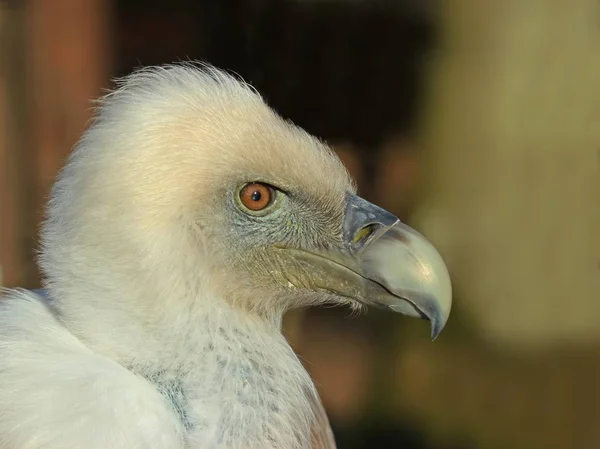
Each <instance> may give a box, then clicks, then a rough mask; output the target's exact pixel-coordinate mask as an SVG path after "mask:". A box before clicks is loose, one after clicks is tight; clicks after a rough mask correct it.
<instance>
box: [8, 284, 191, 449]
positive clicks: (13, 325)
mask: <svg viewBox="0 0 600 449" xmlns="http://www.w3.org/2000/svg"><path fill="white" fill-rule="evenodd" d="M0 398H1V403H0V449H33V448H44V449H80V448H83V447H85V448H87V449H106V448H109V447H110V448H111V449H164V448H169V449H179V448H183V447H184V446H183V444H182V439H181V435H182V433H181V430H180V428H179V424H178V419H177V417H176V415H175V414H174V413H173V412H172V411H171V410H169V409H168V407H167V405H166V404H165V401H164V400H163V398H162V396H161V395H160V393H159V392H157V391H156V389H155V388H154V387H153V386H152V385H151V384H149V383H148V382H147V381H146V380H144V379H143V378H141V377H139V376H136V375H135V374H133V373H132V372H130V371H128V370H126V369H125V368H123V367H122V366H121V365H119V364H118V363H116V362H114V361H112V360H110V359H108V358H105V357H103V356H100V355H98V354H95V353H93V352H91V351H90V350H89V349H88V348H87V347H86V346H85V345H84V344H83V343H82V342H81V341H80V340H78V339H77V338H76V337H75V336H74V335H73V334H71V333H70V332H69V331H68V330H67V329H65V327H64V326H62V324H61V323H60V321H59V320H58V319H57V318H56V316H55V315H54V314H53V312H52V309H51V308H50V307H49V306H48V305H47V303H46V301H44V300H43V299H42V298H41V297H40V296H39V295H36V294H35V293H33V292H27V291H18V290H10V291H6V290H5V291H0ZM57 429H61V431H60V432H57Z"/></svg>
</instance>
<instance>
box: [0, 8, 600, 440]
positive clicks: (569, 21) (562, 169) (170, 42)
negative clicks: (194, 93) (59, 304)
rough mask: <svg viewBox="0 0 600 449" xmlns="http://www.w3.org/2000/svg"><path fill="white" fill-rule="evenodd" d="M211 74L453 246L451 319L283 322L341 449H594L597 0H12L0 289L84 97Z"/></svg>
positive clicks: (2, 102) (367, 191)
mask: <svg viewBox="0 0 600 449" xmlns="http://www.w3.org/2000/svg"><path fill="white" fill-rule="evenodd" d="M190 59H192V60H197V59H201V60H205V61H208V62H210V63H213V64H215V65H217V66H219V67H221V68H225V69H229V70H232V71H235V72H236V73H238V74H239V75H241V76H242V77H243V78H244V79H245V80H247V81H248V82H250V83H251V84H253V85H254V86H255V87H256V88H257V89H258V90H259V91H260V92H261V93H262V95H263V96H264V97H265V99H266V100H267V102H268V103H269V104H270V105H271V106H272V107H274V108H275V109H276V110H277V111H278V112H279V113H280V114H281V115H283V116H284V117H286V118H289V119H291V120H293V121H294V122H296V123H297V124H299V125H301V126H303V127H304V128H306V129H307V130H308V131H310V132H311V133H313V134H316V135H317V136H319V137H321V138H323V139H325V140H327V141H328V142H329V143H330V144H331V145H332V146H333V147H334V148H335V149H336V151H337V152H338V154H339V155H340V157H341V158H342V159H343V161H344V162H345V164H346V165H347V167H348V169H349V170H350V171H351V173H352V174H353V175H354V176H355V178H356V179H357V181H358V184H359V189H360V193H361V194H362V195H363V196H365V197H367V198H368V199H370V200H371V201H374V202H377V203H379V204H380V205H382V206H384V207H386V208H387V209H389V210H391V211H393V212H394V213H396V214H397V215H398V216H400V217H401V218H402V219H403V220H404V221H406V222H408V223H410V224H411V225H413V226H415V227H416V228H417V229H419V230H421V231H422V232H423V233H424V234H425V235H426V236H427V237H428V238H429V239H430V240H432V241H433V242H434V244H435V245H436V246H437V247H438V248H439V249H440V251H441V253H442V255H443V256H444V258H445V260H446V262H447V263H448V265H449V268H450V271H451V274H452V277H453V282H454V290H455V299H454V304H455V305H454V308H453V312H452V315H451V317H450V321H449V324H448V326H447V328H446V330H445V331H444V332H443V333H442V335H441V336H440V338H438V340H436V341H435V343H432V342H430V341H429V339H428V335H429V331H428V326H427V324H426V323H424V322H420V321H416V320H410V319H403V318H401V317H398V316H396V315H391V314H386V313H380V312H377V311H374V310H371V311H369V313H368V314H367V315H366V316H361V317H356V316H351V314H350V312H349V311H348V310H343V309H315V310H309V311H302V312H296V313H294V314H290V316H288V317H286V326H285V330H286V333H287V335H288V337H289V339H290V341H291V343H292V345H293V346H294V348H295V349H296V350H297V352H298V353H299V354H300V355H301V357H302V359H303V361H304V362H305V363H306V366H307V368H308V369H309V371H310V372H311V374H312V375H313V377H314V379H315V381H316V382H317V385H318V387H319V390H320V392H321V395H322V398H323V401H324V403H325V406H326V408H327V410H328V413H329V415H330V418H331V422H332V426H333V428H334V431H335V434H336V437H337V440H338V446H339V449H358V448H361V449H362V448H428V449H434V448H435V449H450V448H453V449H458V448H463V449H470V448H473V449H475V448H481V449H494V448H499V449H500V448H502V449H504V448H507V447H510V448H516V449H520V448H527V449H538V448H540V449H541V448H544V449H553V448H557V449H559V448H560V449H564V448H578V449H587V448H600V2H598V1H596V0H569V1H566V0H525V1H524V0H503V1H498V2H482V1H480V0H461V1H457V2H442V1H427V0H396V1H383V0H381V1H367V0H363V1H359V0H353V1H351V0H189V1H186V0H170V1H158V0H15V1H7V0H0V267H1V274H0V276H1V280H0V285H4V286H8V287H13V286H21V287H27V288H34V287H37V286H38V285H39V282H40V279H39V274H38V271H37V268H36V265H35V254H36V250H37V232H38V227H39V224H40V221H41V220H42V218H43V204H44V201H45V199H46V197H47V194H48V190H49V187H50V185H51V183H52V182H53V179H54V177H55V175H56V173H57V171H58V170H59V168H60V167H61V166H62V164H63V163H64V160H65V157H66V156H67V155H68V153H69V151H70V150H71V148H72V146H73V145H74V143H75V142H76V141H77V139H78V138H79V136H80V134H81V132H82V131H83V130H84V128H85V126H86V122H87V120H88V119H89V118H90V113H91V106H92V104H91V102H90V100H91V99H94V98H96V97H98V96H99V95H101V94H102V93H103V92H104V89H106V88H110V87H111V85H112V84H111V79H112V78H113V77H115V76H121V75H125V74H127V73H129V72H131V71H132V70H133V69H135V68H136V67H139V66H144V65H151V64H160V63H170V62H175V61H181V60H190Z"/></svg>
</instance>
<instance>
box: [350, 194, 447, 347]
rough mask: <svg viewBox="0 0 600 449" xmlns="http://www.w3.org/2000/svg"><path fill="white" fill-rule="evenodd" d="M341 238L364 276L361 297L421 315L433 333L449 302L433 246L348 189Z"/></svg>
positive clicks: (443, 321)
mask: <svg viewBox="0 0 600 449" xmlns="http://www.w3.org/2000/svg"><path fill="white" fill-rule="evenodd" d="M343 229H344V242H345V244H346V245H347V254H348V255H350V256H351V259H352V263H351V264H350V265H352V266H353V269H354V270H357V271H359V273H358V274H360V276H362V277H363V278H365V279H366V280H369V281H372V282H367V283H366V287H365V292H364V301H365V302H366V303H367V304H370V305H377V306H383V307H386V308H389V309H391V310H393V311H394V312H398V313H401V314H404V315H409V316H414V317H421V318H426V319H428V320H429V321H430V322H431V337H432V339H435V338H436V337H437V336H438V335H439V333H440V332H441V331H442V329H443V328H444V325H445V324H446V321H447V320H448V316H449V314H450V309H451V306H452V286H451V282H450V275H449V273H448V269H447V268H446V264H445V263H444V261H443V259H442V257H441V256H440V254H439V253H438V251H437V250H436V249H435V248H434V246H433V245H432V244H431V243H429V241H427V239H426V238H425V237H423V236H422V235H421V234H419V233H418V232H417V231H415V230H414V229H412V228H410V227H409V226H407V225H405V224H404V223H402V222H401V221H400V220H399V219H398V218H396V217H395V216H394V215H392V214H390V213H389V212H387V211H385V210H383V209H381V208H380V207H377V206H375V205H374V204H371V203H369V202H368V201H366V200H364V199H362V198H360V197H358V196H356V195H352V194H349V195H348V197H347V207H346V216H345V221H344V227H343Z"/></svg>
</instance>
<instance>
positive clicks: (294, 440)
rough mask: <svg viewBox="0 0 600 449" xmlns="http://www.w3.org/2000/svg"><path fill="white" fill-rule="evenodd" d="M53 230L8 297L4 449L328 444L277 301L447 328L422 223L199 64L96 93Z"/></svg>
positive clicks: (50, 216) (285, 306) (3, 313)
mask: <svg viewBox="0 0 600 449" xmlns="http://www.w3.org/2000/svg"><path fill="white" fill-rule="evenodd" d="M41 242H42V248H41V253H40V265H41V268H42V270H43V272H44V282H45V289H46V291H45V292H44V293H43V294H42V295H41V296H40V295H39V294H37V293H32V292H28V293H27V292H22V291H18V290H13V291H2V292H0V293H3V300H2V301H0V403H2V404H6V407H4V410H3V412H2V413H0V446H2V447H19V448H25V447H42V446H43V447H47V448H61V449H63V448H70V447H90V448H107V447H113V448H128V449H129V448H140V449H141V448H151V449H153V448H156V449H158V448H164V447H169V448H184V447H185V448H196V447H203V448H207V447H215V448H216V447H219V448H225V447H227V448H261V449H264V448H286V449H289V448H294V449H300V448H302V449H307V448H311V449H317V448H319V449H325V448H328V449H331V448H333V447H335V443H334V441H333V437H332V435H331V432H330V429H329V425H328V421H327V418H326V416H325V414H324V412H323V408H322V406H321V404H320V401H319V399H318V394H317V392H316V390H315V388H314V384H313V383H312V382H311V380H310V378H309V376H308V374H307V373H306V370H305V369H304V368H303V366H302V364H301V363H300V361H299V360H298V358H297V357H296V355H295V354H294V352H293V351H292V349H291V348H290V346H289V344H288V343H287V341H286V340H285V338H284V337H283V335H282V334H281V321H282V317H283V315H284V313H285V312H286V311H287V310H289V309H292V308H295V307H303V306H311V305H319V304H341V305H349V306H351V307H355V308H359V307H363V306H368V305H376V306H380V307H384V308H387V309H389V310H392V311H394V312H399V313H402V314H405V315H409V316H415V317H421V318H425V319H428V320H429V321H430V322H431V331H432V336H433V338H435V337H436V336H437V335H438V334H439V332H440V331H441V329H442V328H443V327H444V324H445V323H446V320H447V318H448V314H449V312H450V306H451V286H450V280H449V276H448V271H447V270H446V267H445V265H444V262H443V261H442V259H441V257H440V255H439V254H438V253H437V251H436V250H435V249H434V248H433V246H432V245H431V244H430V243H428V242H427V240H426V239H425V238H424V237H423V236H421V235H420V234H419V233H417V232H416V231H414V230H413V229H411V228H409V227H408V226H406V225H405V224H403V223H401V222H400V221H399V220H398V219H397V218H396V217H395V216H393V215H392V214H390V213H389V212H386V211H385V210H383V209H381V208H379V207H377V206H375V205H374V204H371V203H369V202H367V201H365V200H364V199H361V198H360V197H359V196H357V194H356V189H355V186H354V184H353V183H352V180H351V179H350V178H349V176H348V174H347V172H346V170H345V169H344V167H343V166H342V164H341V163H340V161H339V159H338V158H337V157H336V156H335V154H334V153H333V152H332V151H331V150H330V149H329V148H328V147H327V146H326V145H325V144H323V143H322V142H320V141H319V140H317V139H315V138H314V137H311V136H310V135H308V134H307V133H306V132H304V131H302V130H301V129H299V128H298V127H296V126H294V125H293V124H291V123H288V122H286V121H284V120H282V119H281V118H280V117H279V116H278V115H277V114H275V113H274V112H273V111H272V110H271V109H269V107H267V105H266V104H265V103H264V102H263V100H262V99H261V97H260V96H259V95H258V94H257V93H256V92H255V91H254V90H253V89H252V88H251V87H249V86H248V85H246V84H244V83H243V82H240V81H238V80H236V79H235V78H233V77H231V76H229V75H227V74H225V73H223V72H221V71H218V70H216V69H214V68H211V67H206V66H194V65H179V66H169V67H163V68H149V69H144V70H141V71H139V72H136V73H134V74H133V75H131V76H129V77H127V78H125V79H124V80H122V81H121V82H120V85H119V86H118V88H117V89H116V90H114V91H113V92H112V93H110V94H108V95H107V96H106V97H105V98H103V99H102V100H101V102H100V107H99V108H98V111H97V114H96V116H95V118H94V120H93V123H92V124H91V125H90V127H89V128H88V130H87V131H86V132H85V134H84V135H83V137H82V138H81V140H80V141H79V143H78V144H77V146H76V148H75V150H74V151H73V152H72V154H71V156H70V158H69V160H68V162H67V164H66V165H65V167H64V169H63V170H62V172H61V173H60V175H59V177H58V180H57V181H56V183H55V185H54V187H53V190H52V193H51V196H50V200H49V205H48V210H47V219H46V221H45V223H44V225H43V228H42V238H41ZM3 442H4V443H5V444H2V443H3Z"/></svg>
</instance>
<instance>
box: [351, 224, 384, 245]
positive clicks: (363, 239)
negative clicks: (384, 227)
mask: <svg viewBox="0 0 600 449" xmlns="http://www.w3.org/2000/svg"><path fill="white" fill-rule="evenodd" d="M380 227H381V225H380V224H379V223H371V224H369V225H367V226H363V227H362V228H360V229H359V230H358V232H357V233H356V234H354V238H353V239H352V246H354V247H355V248H360V247H362V246H364V245H365V243H367V241H369V237H371V236H372V235H373V234H374V233H375V231H376V230H377V229H379V228H380Z"/></svg>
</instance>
